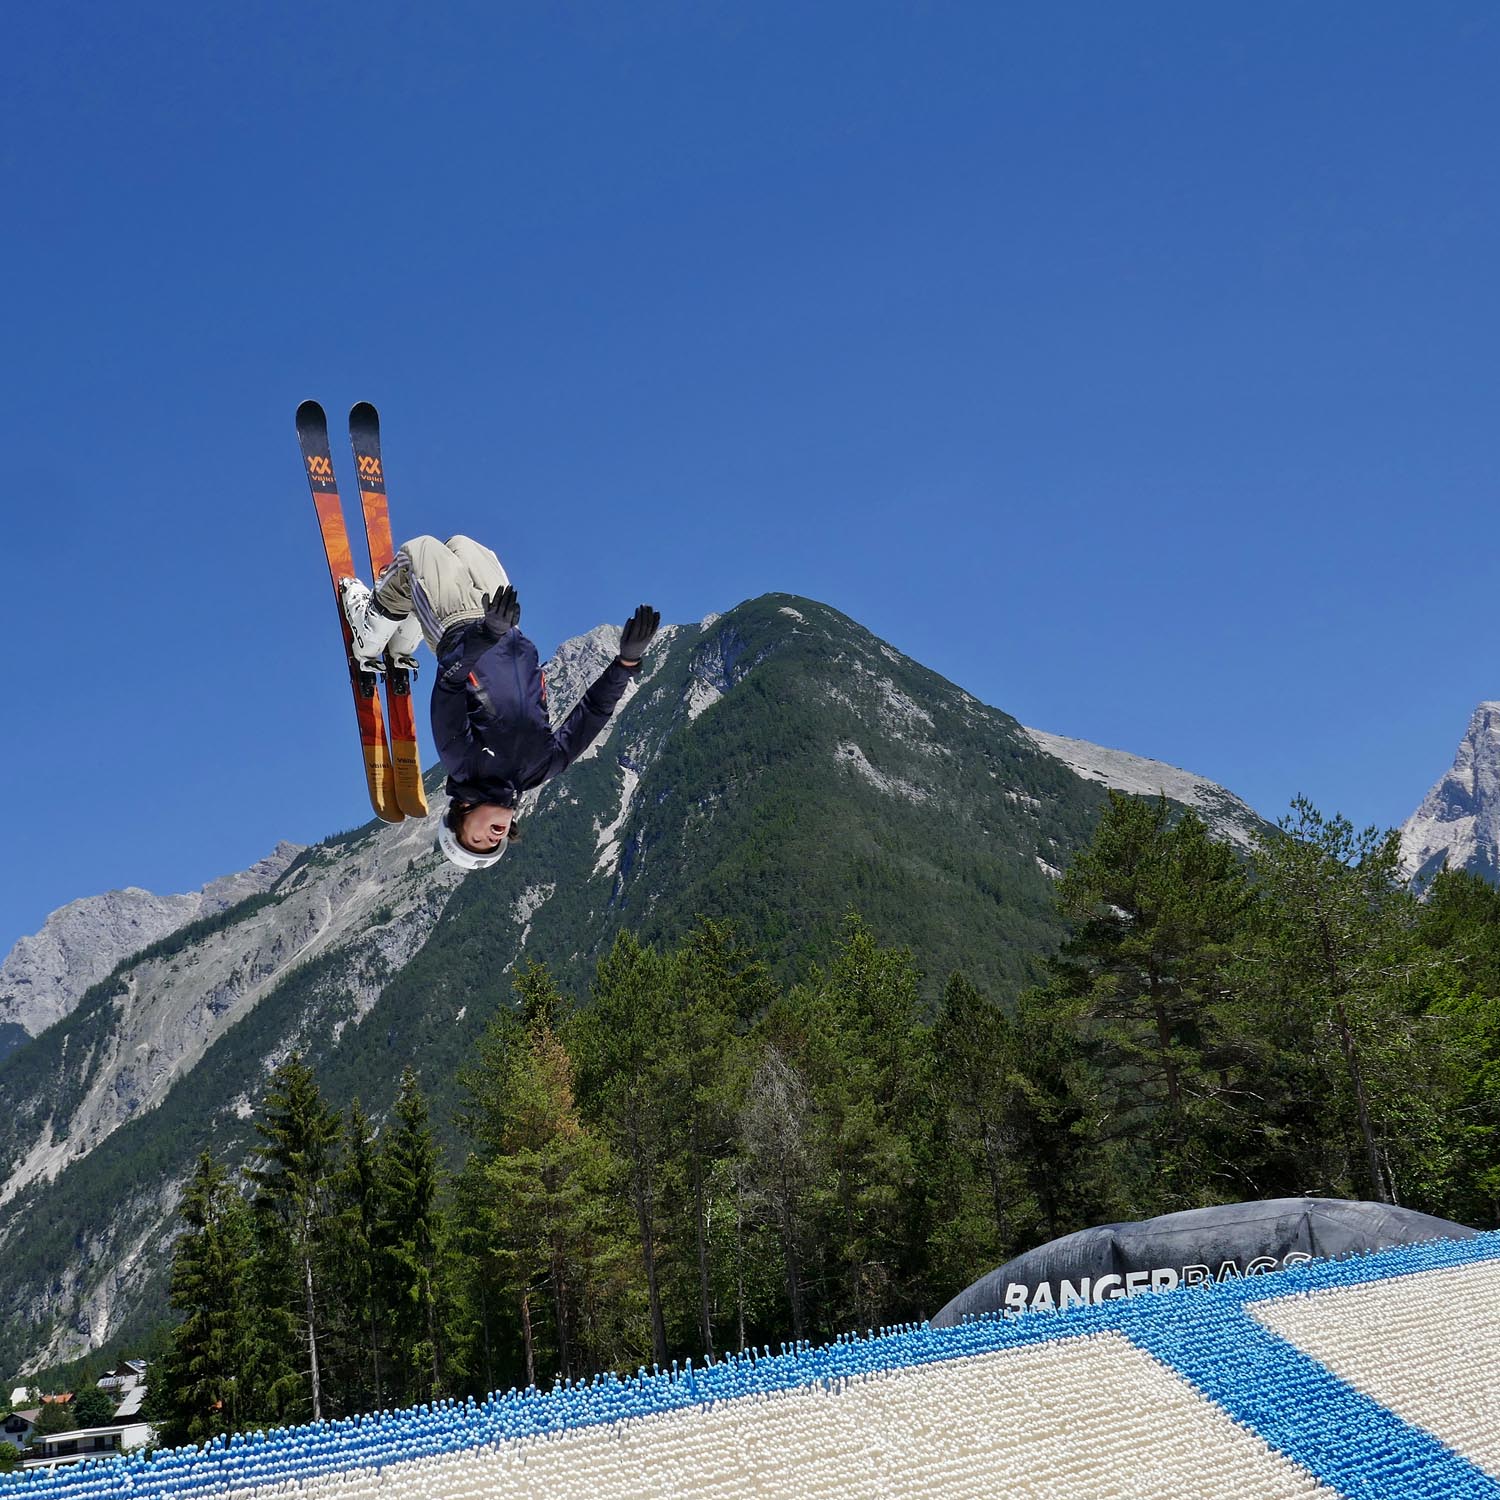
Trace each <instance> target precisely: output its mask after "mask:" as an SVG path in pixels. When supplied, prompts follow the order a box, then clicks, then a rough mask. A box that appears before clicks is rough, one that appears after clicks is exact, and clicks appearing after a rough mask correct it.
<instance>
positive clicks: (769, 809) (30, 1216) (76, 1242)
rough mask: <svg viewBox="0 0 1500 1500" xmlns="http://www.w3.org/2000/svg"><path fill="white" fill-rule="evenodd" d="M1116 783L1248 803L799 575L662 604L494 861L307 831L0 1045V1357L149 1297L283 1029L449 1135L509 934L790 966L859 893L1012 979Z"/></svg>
mask: <svg viewBox="0 0 1500 1500" xmlns="http://www.w3.org/2000/svg"><path fill="white" fill-rule="evenodd" d="M617 643H618V631H617V629H615V628H612V627H605V626H601V627H599V628H597V629H595V630H593V631H590V632H589V633H588V634H587V635H584V636H580V637H578V638H577V639H575V640H571V641H568V642H566V643H565V644H564V645H563V646H561V647H560V648H559V649H558V651H557V653H556V655H555V656H554V657H553V659H552V661H551V662H550V663H549V664H548V667H547V677H548V682H549V688H550V697H551V701H552V703H553V706H554V711H555V712H558V713H561V712H563V711H565V710H566V708H568V707H569V706H570V705H571V703H572V702H573V701H575V700H576V698H577V697H578V695H579V694H581V693H582V691H583V689H584V688H585V687H586V686H587V684H588V683H589V682H590V681H591V680H592V679H593V677H594V676H595V675H596V674H597V673H598V672H599V671H600V670H601V669H602V668H603V666H604V665H605V663H607V662H608V661H609V660H610V658H611V657H612V656H613V654H614V652H615V649H616V646H617ZM440 779H441V778H440V777H436V776H434V777H431V778H429V784H430V789H431V791H432V793H433V797H434V801H435V803H436V804H439V805H440V804H441V795H440ZM1108 785H1120V786H1123V787H1125V788H1126V789H1128V790H1131V791H1136V792H1143V793H1147V794H1150V795H1155V793H1156V792H1157V791H1158V790H1163V791H1165V793H1166V794H1167V795H1168V796H1169V797H1170V798H1172V799H1173V800H1177V801H1181V802H1183V803H1184V804H1185V805H1192V806H1195V807H1197V808H1198V809H1200V810H1202V811H1204V812H1205V813H1206V815H1209V816H1211V818H1212V819H1213V820H1214V821H1215V826H1218V827H1219V828H1220V829H1221V831H1222V832H1223V833H1224V834H1225V836H1226V837H1232V838H1237V839H1241V840H1242V839H1243V837H1244V834H1245V831H1246V830H1247V829H1249V828H1251V827H1253V826H1255V824H1256V823H1257V822H1258V820H1257V819H1256V817H1255V815H1254V813H1252V812H1251V811H1250V809H1248V808H1247V807H1245V806H1244V804H1243V803H1240V802H1238V801H1237V800H1236V799H1234V798H1232V797H1231V796H1230V795H1229V794H1228V793H1226V792H1224V791H1223V790H1222V789H1221V788H1216V787H1214V786H1213V785H1212V784H1211V783H1207V782H1203V781H1202V780H1201V778H1197V777H1192V776H1190V775H1189V773H1186V772H1182V771H1178V770H1176V769H1174V768H1172V767H1169V766H1164V765H1162V764H1161V763H1160V762H1155V761H1147V760H1144V759H1141V758H1139V757H1134V756H1129V755H1126V754H1124V753H1123V752H1119V751H1109V750H1103V749H1101V748H1100V747H1098V746H1090V745H1087V744H1085V743H1084V742H1081V741H1076V740H1066V741H1065V740H1060V739H1057V738H1056V737H1052V736H1048V735H1045V734H1044V733H1042V732H1041V731H1034V730H1027V729H1025V728H1023V727H1022V726H1021V725H1020V724H1019V723H1017V721H1016V720H1015V719H1013V718H1011V717H1010V716H1009V715H1007V714H1005V713H1002V712H1001V711H1000V710H998V709H994V708H989V707H986V706H985V705H984V704H982V703H980V702H978V701H977V700H976V699H975V698H973V697H972V696H971V695H970V694H968V693H966V692H964V691H963V690H962V689H960V688H958V687H956V686H954V685H953V684H952V683H950V682H948V681H946V680H945V679H943V678H941V677H939V676H938V675H937V674H935V673H933V672H930V671H928V670H927V669H926V668H924V667H922V666H920V665H919V664H918V663H916V662H913V661H911V660H910V659H908V658H906V657H904V656H902V655H900V654H899V653H898V652H896V651H894V650H892V649H891V647H889V646H888V645H886V644H885V643H884V642H881V641H879V640H877V639H876V638H875V637H874V636H872V635H871V634H870V633H869V632H868V631H866V630H864V629H863V628H861V627H860V626H859V625H857V624H855V623H854V622H853V621H851V620H849V619H848V618H847V617H845V616H843V615H841V614H839V613H838V612H837V611H835V610H832V609H829V608H828V607H826V606H824V605H821V604H817V603H814V602H812V601H809V600H805V599H800V598H794V597H792V596H789V595H784V594H773V595H768V596H765V597H763V598H760V599H755V600H751V601H748V602H747V603H744V604H741V605H739V606H737V607H736V608H734V609H732V610H730V611H728V612H727V613H726V614H724V615H722V616H719V615H711V616H709V617H708V618H707V619H705V620H704V621H702V622H701V623H700V624H698V625H695V626H694V625H688V626H669V627H667V628H665V629H664V630H663V631H662V632H661V635H660V636H659V637H658V640H657V642H656V644H655V645H654V646H653V648H652V650H651V652H650V654H649V655H648V657H647V659H646V664H645V666H644V667H643V669H642V672H641V674H640V676H639V677H638V678H637V679H636V680H635V681H634V682H633V683H632V685H631V687H630V689H629V691H628V694H627V696H626V698H625V700H624V701H623V702H622V704H621V706H620V709H619V710H618V712H617V713H616V715H615V717H614V719H613V720H612V721H611V723H610V725H609V727H608V729H607V730H606V731H605V733H604V734H603V735H601V737H600V739H599V740H598V741H597V742H596V743H595V745H593V746H592V747H590V749H589V751H588V752H587V753H586V754H585V755H584V756H582V757H580V759H579V760H578V762H576V763H575V764H574V765H573V766H572V767H571V768H570V769H569V771H568V772H567V774H566V775H565V776H563V777H561V778H559V779H558V780H556V781H554V782H552V783H550V784H549V785H548V786H547V787H545V788H543V789H542V791H541V793H540V795H539V796H534V797H531V798H529V799H528V801H527V804H526V806H524V807H523V809H522V816H521V818H520V819H519V822H520V824H521V828H522V834H523V836H522V838H521V840H520V841H519V842H517V843H516V844H515V845H514V847H512V848H511V850H510V851H509V852H508V853H507V856H506V858H505V859H503V860H501V861H500V862H499V863H498V864H497V865H496V866H494V867H493V868H492V869H489V870H486V871H482V872H478V873H476V874H473V875H470V876H467V877H465V876H463V875H462V874H461V873H460V872H459V871H457V870H455V869H454V868H453V867H452V866H450V865H448V864H446V863H445V862H444V861H443V860H442V859H441V857H440V856H438V855H437V854H436V853H435V852H434V850H433V848H432V841H431V824H430V823H412V822H407V823H402V824H398V825H395V826H389V825H384V824H380V823H375V822H372V823H369V824H367V825H365V826H364V827H362V828H359V829H356V830H354V831H353V832H350V833H346V834H341V835H339V836H337V837H334V838H331V839H328V840H326V841H325V842H324V843H322V844H319V845H316V846H314V847H313V848H310V849H306V850H303V851H301V852H299V853H297V854H295V856H294V857H292V858H291V859H290V861H289V862H288V863H286V864H285V866H284V868H283V869H282V870H281V872H280V874H279V875H277V876H275V878H274V879H272V880H271V881H270V883H269V884H264V883H262V884H260V885H259V886H257V887H256V888H247V893H246V894H245V895H244V897H243V898H242V899H240V900H239V901H237V902H236V903H235V904H233V905H229V906H226V907H223V908H221V909H218V910H216V911H213V912H209V913H207V914H202V915H198V916H196V917H195V919H194V920H192V921H191V922H189V923H187V924H186V925H185V926H181V927H179V928H178V929H177V930H175V931H173V932H171V933H170V934H167V935H164V936H162V937H160V938H158V939H156V940H155V941H153V942H151V943H149V944H148V945H147V946H145V947H144V948H141V949H140V950H139V951H137V952H134V953H132V954H130V955H128V956H126V957H124V958H123V959H121V960H120V961H119V962H117V963H116V964H115V965H114V966H113V967H112V968H111V969H110V970H109V972H108V973H106V974H104V975H103V976H102V977H101V978H98V979H97V980H96V981H95V982H94V983H92V984H91V985H90V986H89V987H88V988H87V989H86V990H85V991H84V992H83V993H82V994H81V995H79V996H77V998H76V1000H75V1001H74V1002H73V1003H72V1008H71V1009H70V1010H68V1012H67V1014H65V1015H63V1016H62V1018H61V1019H60V1020H58V1021H57V1022H56V1023H55V1024H53V1025H52V1026H50V1027H49V1028H48V1029H46V1030H45V1031H43V1032H41V1034H40V1035H38V1036H37V1037H35V1038H34V1039H33V1040H29V1041H27V1042H25V1043H24V1044H22V1045H21V1046H20V1047H18V1048H17V1049H15V1050H14V1051H13V1052H12V1053H11V1055H10V1056H9V1057H8V1058H6V1059H5V1060H4V1062H0V1160H3V1161H4V1163H5V1170H6V1181H5V1184H4V1187H3V1189H0V1258H3V1264H4V1265H5V1268H6V1272H7V1275H6V1284H7V1291H8V1296H7V1298H6V1301H5V1306H4V1308H3V1310H0V1367H7V1366H8V1367H10V1368H13V1369H35V1368H37V1367H38V1366H40V1365H42V1364H46V1363H52V1362H56V1361H59V1360H62V1359H65V1358H69V1357H72V1356H74V1355H76V1354H79V1353H82V1352H84V1351H86V1350H87V1349H89V1348H93V1347H97V1346H98V1345H100V1344H101V1343H103V1342H104V1341H105V1340H106V1339H109V1338H112V1337H115V1336H117V1335H119V1334H120V1333H121V1332H122V1330H123V1331H129V1330H131V1329H138V1328H140V1327H141V1326H142V1325H143V1324H144V1323H145V1322H147V1321H149V1320H150V1319H152V1318H154V1317H155V1316H157V1315H159V1313H160V1311H161V1308H162V1305H163V1304H162V1299H163V1281H164V1272H165V1268H166V1266H167V1264H168V1261H169V1252H170V1245H171V1239H172V1234H173V1224H172V1215H173V1211H174V1209H175V1206H176V1202H177V1198H178V1195H179V1194H180V1191H181V1186H182V1184H183V1182H184V1181H185V1180H186V1178H187V1176H188V1174H189V1172H190V1170H191V1167H192V1164H193V1161H194V1159H195V1158H196V1156H197V1154H198V1152H199V1151H200V1150H202V1149H204V1148H205V1147H207V1148H211V1149H212V1150H213V1151H214V1152H215V1153H216V1154H217V1155H219V1156H221V1157H224V1158H228V1159H230V1160H238V1159H241V1158H242V1157H243V1156H244V1154H245V1152H246V1151H247V1150H248V1149H250V1147H251V1145H252V1143H253V1133H252V1129H251V1125H250V1120H249V1117H250V1115H251V1113H252V1111H253V1109H254V1107H255V1104H256V1103H257V1102H258V1100H259V1097H260V1095H261V1093H262V1091H263V1088H264V1083H265V1079H266V1077H267V1075H268V1073H269V1072H270V1071H271V1070H272V1069H273V1068H274V1067H275V1066H276V1065H277V1064H278V1063H279V1062H280V1061H282V1060H283V1059H284V1058H285V1057H286V1056H287V1055H288V1054H289V1053H290V1052H291V1051H292V1050H293V1049H298V1050H301V1051H302V1052H303V1053H304V1054H305V1055H306V1056H307V1057H308V1059H309V1061H310V1062H311V1063H312V1064H313V1065H314V1067H315V1068H316V1069H317V1072H318V1075H319V1078H320V1081H321V1083H322V1085H323V1087H324V1089H325V1091H326V1093H327V1094H328V1095H329V1097H330V1099H331V1100H332V1101H333V1102H334V1103H335V1104H336V1105H338V1106H340V1107H342V1106H344V1105H345V1104H347V1102H348V1101H349V1100H350V1099H352V1098H353V1097H355V1096H356V1095H358V1096H359V1097H360V1098H361V1099H362V1102H363V1103H364V1105H365V1107H366V1108H367V1109H368V1110H369V1111H370V1112H371V1113H372V1114H373V1115H374V1116H375V1117H376V1118H377V1119H378V1118H380V1117H381V1116H382V1115H383V1113H384V1112H385V1111H386V1110H387V1109H388V1108H389V1105H390V1103H391V1100H392V1098H393V1096H394V1092H395V1087H396V1083H397V1080H398V1078H399V1075H400V1072H401V1069H402V1067H403V1065H404V1064H406V1063H408V1062H409V1063H412V1064H413V1065H414V1066H415V1067H416V1068H417V1070H418V1072H419V1075H420V1078H421V1082H422V1086H423V1088H424V1090H425V1091H426V1092H427V1094H428V1096H429V1099H430V1101H431V1104H432V1108H433V1116H434V1120H435V1122H436V1123H437V1124H438V1127H439V1129H440V1131H442V1132H443V1134H444V1137H445V1139H446V1140H447V1141H448V1143H449V1145H450V1146H452V1145H453V1144H454V1142H455V1137H454V1133H453V1129H452V1125H451V1119H452V1113H453V1109H454V1106H455V1104H456V1102H457V1100H456V1096H455V1085H454V1082H453V1075H454V1072H455V1069H456V1068H457V1067H458V1066H459V1065H460V1064H461V1062H462V1061H463V1059H464V1057H465V1056H466V1054H467V1053H468V1051H469V1050H470V1048H471V1047H472V1045H473V1043H474V1041H475V1039H476V1038H477V1037H478V1035H479V1034H480V1032H481V1031H482V1029H483V1027H484V1025H485V1024H486V1021H487V1019H488V1017H489V1016H490V1015H491V1014H492V1013H493V1011H494V1010H495V1008H496V1007H497V1006H500V1005H504V1004H507V1003H509V1000H510V998H511V988H510V980H511V973H512V971H513V970H514V968H515V965H516V964H517V962H518V961H519V960H521V959H522V958H523V957H536V958H539V959H542V960H544V961H545V962H547V963H548V964H549V965H550V966H551V967H552V968H553V970H554V972H555V973H556V974H557V975H558V977H559V979H560V980H561V982H562V983H563V985H564V986H565V987H566V988H570V989H571V990H572V991H573V992H574V993H576V994H579V995H583V994H586V987H587V983H588V980H589V977H590V975H591V973H592V970H593V966H594V964H595V963H596V961H597V960H598V958H599V957H600V956H601V955H602V954H603V953H604V952H605V951H606V950H607V948H608V946H609V944H610V943H611V942H612V940H613V938H614V936H615V934H616V933H617V932H618V931H619V930H620V928H621V927H623V926H628V927H630V928H632V929H633V930H634V931H636V932H637V933H638V934H639V935H640V936H641V937H642V938H643V939H645V940H646V941H648V942H659V943H670V942H673V941H675V940H676V939H677V938H678V937H679V936H680V935H681V934H683V933H684V932H685V931H686V930H687V929H688V928H690V927H691V925H692V923H693V922H694V920H695V918H696V916H697V914H699V913H708V914H712V915H715V916H719V917H726V918H729V919H731V920H733V921H734V923H735V925H736V927H737V929H738V931H739V933H740V935H741V936H742V937H743V938H744V939H745V940H746V941H748V942H749V943H752V944H754V945H755V946H756V947H757V948H758V949H759V950H760V951H761V952H763V953H764V954H765V955H766V956H767V957H768V958H769V959H770V960H771V962H772V963H773V964H774V966H775V967H776V968H777V970H778V971H779V972H780V973H781V974H782V975H783V976H784V977H787V976H792V975H795V974H798V973H800V972H801V971H802V970H803V968H804V967H805V965H806V963H807V962H808V961H809V960H811V959H813V958H815V957H822V956H823V955H826V953H827V952H828V951H829V949H830V947H831V945H832V943H833V942H834V940H835V939H836V936H837V934H838V931H839V928H840V925H841V922H842V920H843V916H844V914H845V912H846V911H847V910H848V909H849V908H850V907H851V906H855V907H857V908H858V909H859V910H860V911H861V913H862V914H863V915H864V917H865V918H866V920H867V921H868V922H869V923H870V925H871V926H872V928H873V929H874V930H875V932H876V934H877V935H878V936H879V937H880V938H881V939H882V940H884V941H886V942H900V943H904V944H907V945H908V946H910V947H911V949H912V950H913V952H914V954H915V955H916V957H917V959H918V962H919V964H920V965H921V966H922V968H923V970H924V973H925V976H926V980H925V983H926V988H927V992H928V994H929V995H930V996H935V995H936V993H937V992H938V990H939V989H940V987H941V985H942V983H943V982H944V979H945V977H946V975H947V974H948V973H949V972H950V971H951V970H952V969H954V968H962V969H963V970H964V971H965V972H966V973H967V974H968V975H969V976H970V977H971V978H972V979H973V980H974V981H975V982H976V983H978V984H980V985H981V986H984V987H986V988H987V989H989V990H990V991H991V992H992V993H994V994H995V995H997V996H999V997H1002V998H1003V997H1006V996H1009V995H1013V994H1014V993H1015V992H1016V991H1017V989H1018V988H1019V987H1021V986H1022V985H1024V984H1026V983H1027V982H1029V981H1030V980H1031V979H1033V978H1034V977H1036V975H1037V974H1038V972H1039V959H1040V957H1041V955H1043V954H1045V953H1047V952H1048V951H1049V950H1050V949H1051V948H1052V947H1053V946H1054V945H1055V944H1056V942H1057V940H1058V938H1059V936H1060V926H1059V920H1058V917H1057V915H1056V912H1055V909H1054V905H1053V899H1052V890H1053V881H1054V879H1055V878H1056V877H1057V875H1058V873H1059V872H1060V871H1061V870H1062V869H1063V868H1064V867H1065V866H1066V864H1067V862H1068V860H1069V858H1070V857H1071V855H1072V853H1073V852H1074V850H1076V849H1077V848H1078V847H1079V846H1080V845H1081V844H1082V843H1083V842H1085V841H1086V840H1087V839H1088V837H1089V836H1090V834H1091V832H1092V829H1093V826H1094V823H1095V821H1096V820H1097V817H1098V814H1099V810H1100V808H1101V806H1102V805H1103V802H1104V800H1105V787H1106V786H1108ZM112 930H114V929H112V928H111V927H110V926H109V924H108V923H104V924H103V926H102V927H101V932H102V933H108V932H110V931H112ZM101 941H102V939H101Z"/></svg>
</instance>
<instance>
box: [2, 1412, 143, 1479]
mask: <svg viewBox="0 0 1500 1500" xmlns="http://www.w3.org/2000/svg"><path fill="white" fill-rule="evenodd" d="M154 1440H155V1433H154V1432H153V1431H152V1430H151V1424H150V1423H149V1422H111V1423H110V1424H109V1425H108V1426H106V1427H83V1428H80V1429H79V1430H78V1431H76V1432H54V1433H52V1434H50V1435H49V1436H47V1437H40V1438H36V1439H35V1440H34V1442H33V1444H32V1450H31V1452H30V1453H28V1454H27V1455H26V1457H25V1458H23V1459H22V1460H21V1467H22V1468H23V1469H53V1468H56V1467H58V1465H60V1464H76V1463H79V1462H81V1461H82V1460H83V1459H86V1458H109V1457H110V1456H111V1455H112V1454H115V1453H124V1452H125V1451H126V1450H128V1449H130V1448H142V1447H145V1445H146V1444H147V1443H150V1442H153V1441H154Z"/></svg>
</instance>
